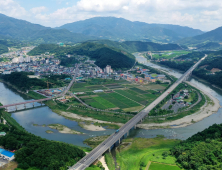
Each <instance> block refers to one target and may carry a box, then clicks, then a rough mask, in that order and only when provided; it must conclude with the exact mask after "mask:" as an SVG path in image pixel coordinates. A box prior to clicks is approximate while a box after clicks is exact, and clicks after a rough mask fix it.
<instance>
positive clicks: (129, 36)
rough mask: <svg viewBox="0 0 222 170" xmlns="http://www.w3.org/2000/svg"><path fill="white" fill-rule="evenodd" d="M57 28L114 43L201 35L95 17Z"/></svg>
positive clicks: (190, 30)
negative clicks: (113, 41)
mask: <svg viewBox="0 0 222 170" xmlns="http://www.w3.org/2000/svg"><path fill="white" fill-rule="evenodd" d="M58 28H59V29H67V30H69V31H71V32H73V33H81V34H84V35H88V36H96V37H100V38H102V39H110V40H115V41H116V40H118V41H119V40H126V41H132V40H144V41H153V42H166V43H167V42H174V41H177V40H179V39H181V38H185V37H191V36H196V35H200V34H202V33H203V32H202V31H201V30H198V29H193V28H189V27H183V26H178V25H170V24H148V23H145V22H138V21H136V22H132V21H129V20H126V19H123V18H115V17H95V18H90V19H87V20H83V21H77V22H73V23H69V24H65V25H63V26H61V27H58Z"/></svg>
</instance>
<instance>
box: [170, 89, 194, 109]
mask: <svg viewBox="0 0 222 170" xmlns="http://www.w3.org/2000/svg"><path fill="white" fill-rule="evenodd" d="M181 92H182V93H181ZM189 95H190V94H189V90H187V89H185V90H182V91H180V92H178V93H177V94H175V95H174V96H173V101H174V102H177V103H180V104H185V103H186V104H185V105H191V104H192V103H190V102H184V98H185V97H186V96H188V97H189Z"/></svg>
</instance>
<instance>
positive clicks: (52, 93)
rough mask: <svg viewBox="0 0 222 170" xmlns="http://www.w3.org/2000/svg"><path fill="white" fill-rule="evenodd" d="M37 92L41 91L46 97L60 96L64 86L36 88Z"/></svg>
mask: <svg viewBox="0 0 222 170" xmlns="http://www.w3.org/2000/svg"><path fill="white" fill-rule="evenodd" d="M34 91H35V92H36V93H39V94H41V95H43V96H45V97H54V96H58V95H59V94H61V93H62V92H63V91H64V88H57V89H43V90H34Z"/></svg>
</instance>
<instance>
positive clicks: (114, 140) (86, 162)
mask: <svg viewBox="0 0 222 170" xmlns="http://www.w3.org/2000/svg"><path fill="white" fill-rule="evenodd" d="M206 57H207V55H205V56H204V57H203V58H202V59H200V60H199V61H198V62H197V63H196V64H195V65H194V66H192V67H191V68H190V69H189V70H187V71H186V72H185V73H184V74H183V75H182V76H181V77H180V78H179V79H178V80H177V81H176V82H175V83H174V84H173V85H172V86H171V87H170V88H169V89H168V90H167V91H165V92H164V93H163V94H162V95H161V96H159V97H158V98H157V99H156V100H154V101H153V102H152V103H151V104H150V105H149V106H147V107H146V108H145V109H143V110H142V111H141V112H139V113H138V114H137V115H136V116H134V117H133V118H132V119H131V120H129V121H128V122H127V123H126V124H125V125H123V126H122V127H121V128H120V129H119V132H118V133H113V134H112V135H110V136H109V137H108V138H107V139H106V140H105V141H104V142H102V143H101V144H100V145H98V146H97V147H96V148H95V149H93V150H92V151H91V152H90V153H89V154H87V155H86V156H85V157H83V158H82V159H81V160H80V161H79V162H77V163H76V164H75V165H74V166H72V167H70V168H69V169H70V170H84V169H85V168H87V167H88V166H90V165H91V164H92V163H93V162H95V161H96V160H97V159H98V158H99V157H100V156H101V155H102V154H103V153H105V152H106V151H107V150H111V148H112V147H113V146H115V144H118V143H120V141H121V139H122V138H124V136H127V135H128V133H129V131H130V130H131V129H133V128H136V125H137V124H138V123H139V122H141V121H142V120H143V119H144V118H145V117H146V116H147V115H148V114H149V112H150V111H151V110H152V109H153V108H154V107H155V106H156V105H157V104H159V103H160V102H161V101H162V100H163V99H164V98H166V97H167V95H168V94H169V93H171V92H172V91H173V90H174V89H175V88H176V87H177V86H178V85H179V84H180V83H182V82H183V81H186V80H187V79H188V77H189V76H190V75H191V74H192V71H193V70H194V69H195V68H196V67H197V66H198V65H199V64H200V63H201V61H203V60H204V59H205V58H206Z"/></svg>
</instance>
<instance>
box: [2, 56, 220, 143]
mask: <svg viewBox="0 0 222 170" xmlns="http://www.w3.org/2000/svg"><path fill="white" fill-rule="evenodd" d="M134 55H135V56H136V58H137V60H138V61H139V62H142V63H144V64H146V65H148V66H152V67H154V68H158V69H161V70H164V71H167V72H168V73H169V74H171V75H173V76H175V77H180V76H181V75H182V74H181V73H179V72H177V71H175V70H173V69H168V68H164V67H161V66H158V65H154V64H152V63H149V62H147V61H146V59H145V58H143V57H141V56H139V54H138V53H136V54H134ZM191 82H192V83H193V84H195V85H197V86H198V87H200V88H201V89H203V90H205V91H207V92H209V93H211V94H212V95H213V96H214V97H216V98H217V99H218V100H219V101H220V104H221V105H222V91H221V90H219V89H216V88H214V87H212V86H211V85H209V84H204V83H202V82H200V81H198V80H197V79H193V78H192V79H191ZM27 100H32V99H30V98H27V97H26V96H25V95H22V94H19V93H17V92H16V91H15V90H13V89H11V88H10V87H8V86H7V85H5V84H3V83H0V102H1V103H2V104H4V105H5V104H11V103H17V102H23V101H27ZM35 106H39V107H37V108H34V109H28V110H23V111H14V110H15V108H11V109H10V110H9V111H11V114H12V117H13V118H14V119H15V120H16V121H17V122H18V123H19V124H20V125H21V126H23V127H24V128H25V129H26V130H27V131H28V132H30V133H32V134H35V135H37V136H41V137H43V138H46V139H49V140H55V141H62V142H66V143H71V144H74V145H78V146H87V145H85V144H83V141H84V140H85V139H87V138H89V137H93V136H100V135H108V134H111V133H113V132H114V130H110V129H107V130H106V131H97V132H93V131H88V130H85V129H83V128H81V127H79V126H78V123H77V122H75V121H71V120H68V119H65V118H64V117H62V116H59V115H57V114H56V113H54V112H52V110H51V109H49V108H48V107H47V106H42V107H41V105H40V104H38V103H36V104H35ZM27 107H30V108H32V104H30V105H27ZM22 108H23V106H20V107H19V108H18V109H22ZM52 123H59V124H62V125H65V126H67V127H69V128H70V129H73V130H77V131H80V132H83V133H85V134H84V135H74V134H62V133H59V132H58V131H57V130H54V129H50V128H48V127H41V126H33V124H39V125H43V124H45V125H48V124H52ZM214 123H218V124H219V123H222V109H219V110H218V112H217V113H215V114H212V115H211V116H209V117H207V118H205V119H203V120H202V121H200V122H197V123H195V124H193V125H190V126H187V127H182V128H176V129H154V130H144V129H137V130H135V131H134V133H133V134H134V136H135V137H143V138H153V137H155V136H156V135H164V136H165V137H167V138H177V139H187V138H188V137H190V136H192V135H193V134H195V133H197V132H199V131H202V130H204V129H205V128H207V127H209V126H210V125H212V124H214ZM46 130H52V131H53V132H54V133H52V134H48V133H46V132H45V131H46Z"/></svg>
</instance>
